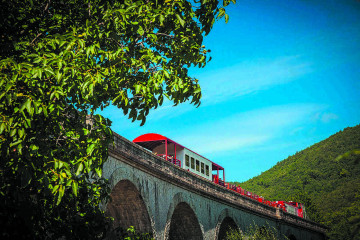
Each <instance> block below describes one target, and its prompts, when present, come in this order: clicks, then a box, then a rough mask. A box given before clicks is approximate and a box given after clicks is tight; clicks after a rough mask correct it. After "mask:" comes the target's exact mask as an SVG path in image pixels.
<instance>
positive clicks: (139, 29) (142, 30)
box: [137, 26, 145, 36]
mask: <svg viewBox="0 0 360 240" xmlns="http://www.w3.org/2000/svg"><path fill="white" fill-rule="evenodd" d="M137 33H138V34H140V35H141V36H142V35H144V33H145V32H144V29H143V28H142V27H141V26H139V28H138V30H137Z"/></svg>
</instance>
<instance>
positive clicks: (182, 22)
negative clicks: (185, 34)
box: [175, 14, 185, 27]
mask: <svg viewBox="0 0 360 240" xmlns="http://www.w3.org/2000/svg"><path fill="white" fill-rule="evenodd" d="M175 16H176V18H177V19H178V20H179V23H180V25H181V26H182V27H184V25H185V21H184V20H183V19H182V18H181V17H180V15H179V14H175Z"/></svg>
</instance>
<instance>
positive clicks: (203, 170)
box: [201, 163, 205, 174]
mask: <svg viewBox="0 0 360 240" xmlns="http://www.w3.org/2000/svg"><path fill="white" fill-rule="evenodd" d="M204 168H205V165H204V163H201V173H202V174H204V173H205V169H204Z"/></svg>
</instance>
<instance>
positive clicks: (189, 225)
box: [166, 202, 203, 240]
mask: <svg viewBox="0 0 360 240" xmlns="http://www.w3.org/2000/svg"><path fill="white" fill-rule="evenodd" d="M168 228H169V229H168V232H167V234H166V235H167V236H166V239H168V240H202V239H203V231H202V229H201V227H200V224H199V221H198V218H197V216H196V214H195V212H194V211H193V209H192V208H191V207H190V205H189V204H187V203H186V202H180V203H179V204H177V206H176V207H175V209H174V211H173V214H172V216H171V220H170V224H169V227H168Z"/></svg>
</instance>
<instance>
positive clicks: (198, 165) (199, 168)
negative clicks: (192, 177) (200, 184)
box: [196, 160, 200, 171]
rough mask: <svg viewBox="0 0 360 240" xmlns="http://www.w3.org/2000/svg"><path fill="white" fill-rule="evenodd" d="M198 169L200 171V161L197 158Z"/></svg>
mask: <svg viewBox="0 0 360 240" xmlns="http://www.w3.org/2000/svg"><path fill="white" fill-rule="evenodd" d="M196 171H200V162H199V160H196Z"/></svg>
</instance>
